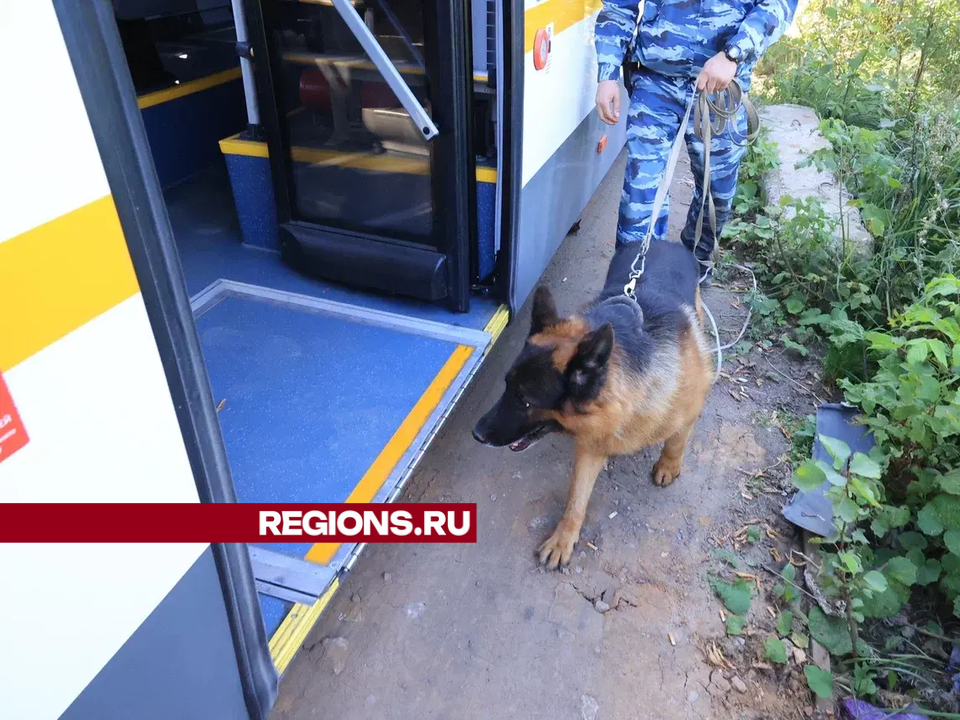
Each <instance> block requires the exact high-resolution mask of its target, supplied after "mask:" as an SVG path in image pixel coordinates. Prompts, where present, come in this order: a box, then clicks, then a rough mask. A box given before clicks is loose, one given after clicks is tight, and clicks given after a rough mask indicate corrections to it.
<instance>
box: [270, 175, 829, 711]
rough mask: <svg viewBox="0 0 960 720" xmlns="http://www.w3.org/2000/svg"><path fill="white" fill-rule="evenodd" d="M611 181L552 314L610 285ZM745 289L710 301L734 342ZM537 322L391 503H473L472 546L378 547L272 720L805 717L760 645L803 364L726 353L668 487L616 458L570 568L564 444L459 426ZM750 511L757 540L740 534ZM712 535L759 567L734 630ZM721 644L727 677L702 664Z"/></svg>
mask: <svg viewBox="0 0 960 720" xmlns="http://www.w3.org/2000/svg"><path fill="white" fill-rule="evenodd" d="M622 173H623V158H621V160H620V162H618V163H617V164H615V165H614V167H613V169H612V170H611V172H610V174H609V175H608V177H607V178H606V179H605V180H604V182H603V184H602V185H601V187H600V189H599V190H598V192H597V194H596V196H595V197H594V199H593V200H592V201H591V203H590V205H589V206H588V207H587V208H586V210H585V211H584V213H583V216H582V223H581V228H580V231H579V233H578V234H577V235H571V236H570V237H568V238H567V239H566V241H565V242H564V244H563V246H562V247H561V249H560V251H559V252H558V253H557V256H556V258H555V259H554V261H553V263H552V264H551V266H550V267H549V269H548V270H547V273H546V275H545V278H544V281H545V282H546V283H547V284H549V286H550V287H551V289H552V290H553V291H554V296H555V297H556V299H557V303H558V305H559V307H560V310H561V312H564V311H566V312H570V311H573V310H574V309H575V308H576V307H577V306H578V305H579V304H581V303H582V302H584V301H586V300H587V299H589V297H590V296H591V294H592V293H594V292H595V291H596V290H598V289H599V287H600V285H601V282H602V279H603V277H604V274H605V272H606V267H607V262H608V260H609V258H610V257H611V255H612V253H613V241H614V230H615V227H616V218H617V205H618V201H619V197H620V189H619V188H620V182H621V178H622ZM691 185H692V182H691V180H690V177H689V170H688V168H687V167H686V166H682V167H681V168H680V171H679V173H678V178H677V180H676V182H675V186H674V188H673V192H672V198H671V200H672V211H671V232H670V235H671V237H678V236H679V228H680V225H681V223H682V221H683V217H684V215H685V212H686V209H687V205H688V203H689V197H690V189H691ZM741 285H743V283H741ZM741 289H742V288H741ZM742 296H743V293H742V292H733V291H731V290H730V289H729V288H714V289H711V290H709V291H708V292H707V293H706V294H705V301H706V302H707V304H708V305H709V307H710V308H711V309H712V310H713V312H714V314H715V316H716V317H717V321H718V323H719V325H720V327H721V335H722V336H723V337H724V339H725V340H726V339H732V338H733V337H735V336H736V334H737V332H738V330H739V327H740V324H741V323H742V320H743V318H744V316H745V306H744V305H743V304H742ZM528 313H529V308H525V312H524V313H523V314H522V315H521V317H520V318H519V320H518V321H516V322H514V323H513V324H512V325H511V326H510V327H509V328H508V329H507V330H506V332H505V333H504V336H503V337H502V338H501V339H500V341H499V343H498V344H497V346H496V347H495V349H494V350H493V351H492V355H491V357H490V358H489V359H488V362H487V363H486V365H485V366H484V368H483V369H482V370H481V373H480V375H479V376H478V378H477V379H476V380H475V382H474V383H473V385H472V387H471V388H470V389H469V390H468V391H467V393H466V394H465V396H464V397H463V399H462V401H461V402H460V405H459V406H458V408H457V409H456V410H455V412H454V413H453V415H452V417H451V418H450V419H449V421H448V422H447V424H446V426H445V427H444V429H443V431H442V433H441V434H440V435H439V436H438V438H437V439H436V441H435V442H434V445H433V447H432V448H431V450H430V452H428V453H427V455H426V457H425V458H424V459H423V461H422V463H421V465H420V468H419V469H418V471H417V472H416V474H415V476H414V477H413V478H412V480H411V482H410V483H409V486H408V489H407V491H406V494H405V497H404V498H403V499H404V500H406V501H412V502H421V501H422V502H437V501H451V502H476V503H477V505H478V512H477V514H478V525H479V539H478V542H477V544H476V545H422V546H416V545H393V546H391V545H379V546H378V545H373V546H370V547H368V548H367V549H366V551H365V553H364V555H363V556H362V557H361V558H360V559H359V560H358V562H357V563H356V565H355V567H354V569H353V571H352V572H351V573H350V575H349V576H348V577H347V578H346V580H345V582H344V584H343V585H342V587H341V589H340V591H339V592H338V593H337V595H336V596H335V597H334V599H333V600H332V602H331V604H330V606H329V607H328V609H327V610H326V612H325V613H324V616H323V617H322V618H321V620H320V621H319V622H318V624H317V626H316V627H315V628H314V630H313V632H312V634H311V635H310V637H309V638H308V639H307V641H306V642H305V644H304V648H303V650H302V651H301V652H300V653H299V655H298V656H297V658H296V659H295V660H294V662H293V664H292V665H291V667H290V668H289V670H288V671H287V673H286V675H285V676H284V678H283V680H282V683H281V688H280V698H279V700H278V702H277V705H276V709H275V711H274V714H273V717H274V718H275V719H276V720H307V719H308V718H332V717H354V718H391V719H392V718H396V719H402V720H407V719H412V718H418V719H420V718H422V719H428V718H437V719H440V718H451V719H452V718H456V719H458V720H471V719H473V718H477V719H479V718H498V719H499V718H524V719H529V720H540V719H543V720H565V719H566V718H571V719H572V720H580V719H582V720H633V719H637V720H639V719H640V718H659V719H664V720H673V719H679V718H718V719H719V718H771V719H773V718H800V717H807V716H808V714H809V713H810V712H811V699H810V695H809V692H808V691H807V690H806V686H805V684H804V683H803V677H802V673H800V671H799V668H798V667H797V666H796V664H795V663H793V662H790V663H788V664H787V665H786V666H785V667H780V668H778V669H776V670H775V669H773V668H771V667H770V665H769V664H768V663H766V662H765V661H764V658H763V643H764V640H765V639H766V638H767V637H769V636H770V634H771V632H772V628H773V625H774V620H773V616H772V614H771V611H772V607H771V606H770V601H769V596H768V595H767V593H768V591H769V590H770V589H771V588H772V587H773V585H774V582H775V581H776V579H777V578H776V577H774V576H773V575H772V574H771V573H769V572H768V571H766V570H765V569H764V568H765V567H766V568H772V569H776V568H777V567H781V566H782V562H780V563H778V562H776V560H777V558H783V557H786V556H787V554H788V553H789V550H790V548H791V547H796V546H797V542H798V539H797V536H796V534H795V532H794V530H793V529H792V527H791V526H789V525H788V524H787V523H786V522H785V521H783V520H782V519H781V517H780V512H779V511H780V508H781V506H782V504H783V503H784V502H785V500H786V498H787V487H788V485H789V471H788V467H787V466H788V462H786V459H785V458H787V456H788V455H789V451H790V443H789V441H788V436H789V435H790V433H791V429H790V419H791V418H794V417H797V416H802V415H805V414H808V413H811V412H813V409H814V407H815V401H814V398H813V392H815V390H810V389H809V387H811V386H813V387H816V377H815V376H814V375H813V365H807V364H804V363H801V362H798V361H796V360H794V359H791V358H789V357H787V356H784V355H782V353H781V351H770V352H760V351H759V350H754V351H752V352H751V353H749V354H748V355H738V356H734V357H731V356H729V355H728V356H727V357H726V358H725V363H724V372H725V377H723V378H721V380H719V381H718V383H717V385H716V386H715V387H714V389H713V392H712V394H711V397H710V399H709V401H708V404H707V407H706V410H705V411H704V414H703V416H702V418H701V420H700V422H699V424H698V426H697V429H696V432H695V434H694V436H693V438H692V440H691V444H690V446H689V448H688V453H687V457H686V460H685V463H684V471H683V474H682V475H681V476H680V478H679V480H677V481H676V482H675V483H673V484H672V485H670V486H669V487H667V488H665V489H661V488H658V487H656V486H654V485H653V484H652V482H651V481H650V478H649V475H650V470H651V468H652V466H653V463H654V461H655V460H656V458H657V456H658V452H659V450H658V449H657V448H652V449H648V450H647V451H645V452H642V453H640V454H639V455H637V456H634V457H621V458H617V459H614V460H612V461H611V462H610V464H609V467H608V469H607V470H606V471H604V472H602V473H601V475H600V479H599V481H598V482H597V486H596V490H595V492H594V495H593V497H592V499H591V501H590V507H589V511H588V515H587V519H586V522H585V524H584V528H583V533H582V537H581V541H580V544H579V545H578V548H577V551H578V552H577V555H576V556H575V559H574V561H573V562H572V563H571V566H570V568H569V570H568V571H567V572H566V573H555V572H544V571H542V570H540V569H539V568H538V567H537V564H536V559H535V557H534V550H535V549H536V548H537V547H538V545H539V544H540V543H541V542H542V541H543V540H544V539H545V538H546V537H547V536H548V535H549V533H550V532H551V530H552V528H553V524H554V523H555V522H556V521H557V520H558V518H559V516H560V513H561V510H562V506H563V502H564V498H565V493H566V487H567V478H568V475H569V473H570V470H571V461H572V445H571V442H570V440H569V439H567V438H564V437H562V436H559V435H551V436H548V437H547V438H546V439H544V440H543V441H541V442H540V443H539V444H537V445H536V446H534V447H532V448H531V449H529V450H528V451H526V452H523V453H511V452H509V451H508V450H506V449H502V450H497V449H493V448H489V447H484V446H481V445H479V444H478V443H477V442H475V441H474V440H473V438H472V437H471V435H470V430H471V428H472V426H473V424H474V423H475V422H476V420H477V418H478V417H479V415H480V414H481V413H482V412H483V411H485V410H486V409H487V408H488V407H489V405H490V404H491V403H492V402H493V401H494V400H495V398H496V397H497V395H498V394H499V392H500V391H501V388H502V378H503V375H504V373H505V371H506V369H507V367H508V366H509V364H510V363H511V362H512V360H513V359H514V357H515V356H516V353H517V352H518V350H519V348H520V347H521V346H522V344H523V341H524V338H525V334H526V331H527V328H528ZM761 473H762V474H761ZM754 521H758V522H754ZM751 522H752V523H753V524H752V526H754V527H756V528H758V529H762V533H761V539H760V541H759V542H756V543H755V544H753V545H751V544H749V543H747V542H742V543H738V538H739V539H740V540H742V538H743V532H742V530H743V528H744V527H746V526H747V525H748V524H750V523H751ZM738 530H739V531H741V532H740V535H739V536H736V537H733V536H734V535H736V533H737V531H738ZM719 543H722V544H723V546H724V548H726V549H729V550H731V551H734V552H736V553H738V555H740V556H742V557H744V558H746V560H747V566H750V565H751V564H752V567H750V568H749V574H753V575H756V576H757V577H758V578H759V585H760V589H761V594H760V595H759V596H758V597H757V598H755V599H754V601H753V603H752V606H751V610H750V615H749V619H748V624H747V628H746V630H745V632H744V635H743V636H741V637H740V638H727V637H725V634H724V625H723V622H722V621H721V610H720V608H721V604H720V603H719V601H718V600H717V598H716V597H715V596H714V594H713V591H712V590H711V589H710V586H709V585H708V577H709V576H710V575H715V574H718V573H725V574H726V576H727V577H732V576H731V575H730V573H731V570H730V568H728V567H727V568H726V569H724V568H725V567H726V566H725V564H724V563H723V562H722V561H721V560H720V559H718V557H717V556H716V550H717V547H718V544H719ZM761 566H763V567H761ZM751 582H753V581H751ZM607 608H609V609H607ZM768 608H769V609H768ZM713 646H715V649H716V650H719V652H720V653H722V654H723V656H724V657H725V658H726V659H727V660H728V664H727V665H726V666H725V669H718V668H716V667H714V666H712V665H711V664H710V663H709V662H708V661H707V656H708V654H709V653H710V651H711V648H712V647H713ZM714 658H716V654H715V655H714Z"/></svg>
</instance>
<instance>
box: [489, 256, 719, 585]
mask: <svg viewBox="0 0 960 720" xmlns="http://www.w3.org/2000/svg"><path fill="white" fill-rule="evenodd" d="M637 249H638V248H637V246H636V245H629V244H627V245H623V246H621V247H620V248H618V249H617V251H616V253H615V254H614V256H613V260H612V261H611V263H610V268H609V270H608V271H607V279H606V282H605V283H604V288H603V291H602V292H601V293H600V296H599V297H598V298H596V299H595V300H594V301H593V302H592V303H590V304H589V305H587V306H586V307H585V308H584V309H583V310H582V311H581V312H579V313H577V314H576V315H573V316H572V317H567V318H562V317H560V315H559V314H558V313H557V308H556V305H555V304H554V301H553V298H552V296H551V295H550V291H549V290H548V289H547V288H546V287H540V288H538V289H537V291H536V293H535V295H534V298H533V315H532V322H531V326H530V335H529V337H528V338H527V341H526V344H525V345H524V348H523V350H522V352H521V353H520V356H519V357H518V358H517V360H516V361H515V362H514V364H513V366H512V367H511V368H510V371H509V372H508V373H507V376H506V390H505V391H504V393H503V395H502V396H501V398H500V399H499V400H498V401H497V404H496V405H494V406H493V407H492V408H491V409H490V411H489V412H487V413H486V414H485V415H484V416H483V417H482V418H481V419H480V421H479V422H478V423H477V426H476V427H475V428H474V430H473V436H474V438H476V439H477V440H478V441H479V442H481V443H484V444H486V445H492V446H495V447H503V446H504V445H509V446H510V449H511V450H513V451H515V452H519V451H521V450H525V449H526V448H528V447H530V445H532V444H533V443H534V442H535V441H537V440H539V439H540V438H542V437H543V436H544V435H546V434H548V433H550V432H556V431H559V432H566V433H568V434H570V435H573V437H574V440H575V446H576V451H575V457H574V461H573V477H572V478H571V480H570V488H569V491H568V494H567V504H566V507H565V508H564V511H563V516H562V517H561V519H560V522H559V523H558V524H557V527H556V529H555V530H554V531H553V534H552V535H551V536H550V537H549V538H548V539H547V540H546V542H544V543H543V544H542V545H541V546H540V548H539V555H540V562H541V563H542V564H544V565H546V566H547V567H548V568H551V569H554V568H557V567H558V566H559V565H566V564H567V563H568V562H569V561H570V557H571V555H572V554H573V547H574V545H575V544H576V542H577V541H578V540H579V539H580V528H581V526H582V524H583V519H584V515H585V513H586V509H587V502H588V501H589V499H590V494H591V492H592V491H593V485H594V483H595V482H596V479H597V475H598V474H599V473H600V470H601V469H603V467H604V465H605V464H606V461H607V458H608V457H609V456H610V455H625V454H630V453H635V452H637V451H639V450H640V449H642V448H644V447H648V446H650V445H653V444H655V443H658V442H661V441H662V442H664V445H663V451H662V452H661V453H660V459H659V460H657V462H656V464H655V465H654V466H653V482H654V483H655V484H657V485H659V486H661V487H665V486H667V485H669V484H670V483H672V482H673V481H674V480H676V478H677V477H678V476H679V475H680V466H681V464H682V462H683V453H684V448H685V446H686V444H687V439H688V438H689V437H690V434H691V432H692V431H693V427H694V425H695V424H696V422H697V418H698V417H699V416H700V412H701V410H702V409H703V405H704V403H705V401H706V398H707V395H708V394H709V392H710V388H711V386H712V385H713V381H714V361H713V358H712V355H711V352H710V347H709V345H708V342H707V339H706V336H705V334H704V331H703V308H702V306H701V304H700V288H699V285H698V280H699V276H698V269H699V268H698V265H697V261H696V260H695V259H694V257H693V254H692V253H691V252H690V251H689V250H687V249H686V248H684V247H683V246H682V245H680V244H679V243H668V242H654V243H652V244H651V245H650V249H649V251H648V252H647V256H646V265H645V270H644V273H643V275H642V276H641V278H640V281H639V283H638V285H637V288H636V293H635V295H636V301H634V300H631V299H630V298H628V297H626V296H625V295H624V293H623V286H624V284H625V283H626V282H627V280H628V276H629V273H630V265H631V263H633V260H634V258H635V257H636V254H637Z"/></svg>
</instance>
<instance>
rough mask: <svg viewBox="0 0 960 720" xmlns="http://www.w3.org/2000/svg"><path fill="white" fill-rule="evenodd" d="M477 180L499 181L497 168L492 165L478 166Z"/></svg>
mask: <svg viewBox="0 0 960 720" xmlns="http://www.w3.org/2000/svg"><path fill="white" fill-rule="evenodd" d="M477 182H482V183H496V182H497V169H496V168H492V167H478V168H477Z"/></svg>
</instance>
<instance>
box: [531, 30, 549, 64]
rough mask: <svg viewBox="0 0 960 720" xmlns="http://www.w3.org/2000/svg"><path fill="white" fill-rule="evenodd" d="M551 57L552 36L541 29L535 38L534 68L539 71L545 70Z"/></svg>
mask: <svg viewBox="0 0 960 720" xmlns="http://www.w3.org/2000/svg"><path fill="white" fill-rule="evenodd" d="M549 57H550V35H549V34H548V33H547V31H546V30H544V29H543V28H541V29H540V30H537V34H536V35H534V36H533V67H535V68H536V69H537V70H543V69H544V68H545V67H546V66H547V58H549Z"/></svg>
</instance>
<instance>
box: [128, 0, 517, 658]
mask: <svg viewBox="0 0 960 720" xmlns="http://www.w3.org/2000/svg"><path fill="white" fill-rule="evenodd" d="M122 5H123V7H121V3H118V4H117V5H115V10H116V12H117V19H118V26H119V28H120V31H121V37H122V38H123V40H124V51H125V55H126V59H127V64H128V66H129V72H130V75H131V76H132V78H133V85H134V86H135V87H136V89H137V94H138V105H139V108H140V112H141V116H142V119H143V125H144V128H145V131H146V136H147V140H148V142H149V146H150V150H151V155H152V159H153V163H154V166H155V168H156V174H157V177H158V180H159V185H160V186H162V188H163V199H164V204H165V206H166V212H167V216H168V218H169V223H170V227H171V229H172V237H173V239H174V244H175V250H176V254H177V256H178V258H179V261H180V265H181V269H182V274H183V281H184V283H185V285H186V289H187V293H188V295H189V297H190V301H191V307H192V310H193V315H194V322H195V325H196V331H197V334H198V337H199V340H200V345H201V349H202V352H203V360H204V364H205V366H206V371H207V375H208V378H209V384H210V393H211V396H212V400H213V403H214V406H215V407H216V408H217V420H218V424H219V429H220V432H221V433H222V436H223V440H224V444H225V448H226V454H227V459H228V461H229V465H230V470H231V474H232V477H233V482H234V485H235V488H236V494H237V498H238V500H239V501H240V502H267V501H283V502H344V501H354V502H370V501H388V500H391V499H392V498H393V497H395V496H396V495H397V494H398V493H399V492H400V490H401V488H402V486H403V483H404V481H405V480H406V478H407V477H408V476H409V474H410V473H411V472H412V469H413V467H414V465H415V463H416V462H417V461H418V460H419V458H420V457H421V455H422V453H423V452H424V450H425V448H426V446H427V445H428V444H429V442H430V441H431V439H432V438H433V436H434V435H435V433H436V431H437V430H438V428H439V426H440V424H441V423H442V421H443V420H444V419H445V417H446V416H447V414H448V413H449V411H450V409H451V407H452V405H453V404H454V402H455V401H456V399H457V398H458V397H459V395H460V394H461V392H462V391H463V389H464V388H465V386H466V384H467V383H468V382H469V380H470V378H471V377H472V376H473V374H474V373H475V371H476V370H477V368H478V367H479V365H480V362H481V360H482V358H483V356H484V354H485V352H486V351H487V350H488V349H489V347H490V345H491V344H492V342H493V340H494V339H495V337H496V336H497V334H498V333H499V331H500V330H501V329H502V328H503V326H504V325H505V323H506V321H507V317H508V313H507V310H506V308H505V307H503V306H501V304H500V302H498V301H497V300H496V299H495V298H494V295H495V293H494V292H493V291H492V289H493V279H494V278H495V262H496V261H495V252H496V251H495V249H494V247H493V245H494V243H493V238H494V224H495V223H494V218H493V215H494V208H495V201H494V199H493V195H494V190H495V187H496V184H495V183H496V175H497V172H496V164H495V142H494V141H493V139H492V137H493V123H492V103H491V98H492V92H491V90H490V88H489V87H488V85H487V82H486V79H485V77H484V78H478V79H476V80H474V79H473V78H471V74H470V69H471V67H472V63H473V55H469V56H468V54H467V52H466V50H467V47H468V46H469V42H467V41H466V40H465V33H466V32H468V29H469V24H468V19H467V18H465V17H463V16H462V15H459V14H457V13H455V12H454V10H452V9H451V8H448V7H445V4H444V3H442V2H439V0H437V1H434V0H393V1H392V2H390V1H389V0H377V1H376V2H371V3H366V4H364V3H360V2H356V3H353V4H350V5H348V6H347V7H346V8H344V7H340V8H339V9H338V7H336V6H335V5H334V3H332V2H320V3H298V2H286V1H281V2H278V1H275V0H270V1H267V0H264V2H250V3H245V4H244V5H243V7H239V6H238V4H236V3H234V4H233V5H232V6H231V5H226V4H224V3H222V2H221V3H219V5H218V6H217V7H215V8H214V7H202V8H200V7H198V5H200V3H198V2H196V0H194V1H193V2H188V3H186V5H190V6H192V8H193V9H192V10H191V8H188V7H185V6H184V5H185V4H184V3H183V2H165V1H164V2H160V0H157V2H152V3H151V4H150V5H151V6H150V7H149V8H147V7H146V6H145V5H144V3H142V2H141V3H134V4H132V5H131V4H128V3H123V4H122ZM238 7H239V9H240V11H241V12H243V11H244V10H245V11H246V12H245V14H246V18H247V25H248V28H247V29H248V31H249V36H248V37H249V42H248V43H237V42H236V38H237V37H238V33H237V32H236V24H237V20H236V18H237V17H238V12H237V10H238ZM121 10H122V11H123V12H122V13H121ZM188 11H189V12H188ZM151 13H152V14H151ZM351 17H352V18H354V20H355V19H356V18H360V21H361V22H360V26H359V27H356V26H355V25H356V24H355V22H354V23H353V24H351V23H352V22H353V21H351V20H350V18H351ZM454 29H455V30H456V31H454ZM478 29H479V31H481V32H482V33H486V32H487V30H488V28H487V27H486V26H483V27H480V28H478ZM357 33H359V35H360V37H358V36H357ZM239 36H240V37H244V33H243V32H242V30H241V32H240V33H239ZM370 38H372V39H373V41H374V42H375V44H376V46H375V47H373V46H371V45H370ZM451 38H455V41H454V39H451ZM371 48H372V49H371ZM377 48H379V51H378V50H377ZM227 50H229V52H227ZM238 52H239V54H240V57H238ZM231 53H232V55H231ZM182 56H186V57H182ZM204 57H206V58H207V60H206V61H204V62H201V59H202V58H204ZM243 57H245V58H246V59H248V60H249V59H250V58H251V57H252V58H255V62H253V63H251V66H255V73H254V76H255V81H256V84H255V88H256V92H255V96H254V97H253V98H252V99H253V100H254V101H255V107H256V110H257V119H259V120H260V122H259V123H256V122H251V117H250V115H249V111H250V109H249V101H250V100H251V98H250V97H246V98H245V97H244V93H243V89H244V80H245V78H244V77H242V73H241V72H240V67H239V66H238V64H239V62H240V60H241V58H243ZM484 57H485V56H484ZM385 63H388V64H385ZM188 65H190V66H191V68H192V70H188V68H187V66H188ZM391 68H392V70H391ZM126 71H127V68H118V72H121V74H122V73H125V72H126ZM391 73H395V75H396V77H399V78H400V80H401V84H398V83H397V82H396V77H393V76H392V75H391ZM387 75H391V77H390V78H389V79H388V78H387V77H386V76H387ZM250 86H253V85H252V84H251V85H250ZM478 88H479V89H478ZM474 96H476V101H474ZM245 100H246V104H245ZM408 106H409V108H408ZM475 116H476V117H477V118H479V121H477V122H475V121H474V120H475ZM415 117H416V118H417V121H416V122H414V118H415ZM423 127H426V128H427V129H428V131H427V132H426V133H424V132H423V131H422V128H423ZM478 128H480V129H478ZM434 129H435V130H436V134H435V135H434V134H433V131H434ZM428 136H429V137H428ZM211 150H213V152H212V153H211ZM174 160H176V162H173V161H174ZM174 165H175V166H176V167H173V168H172V169H170V166H174ZM478 208H479V212H478ZM361 549H362V548H361V547H359V546H358V545H356V544H347V545H342V546H340V545H323V544H317V545H311V544H309V543H306V544H303V543H301V544H295V543H287V544H283V543H276V544H269V545H263V546H259V547H250V548H249V554H250V559H251V561H252V566H253V570H254V574H255V576H256V585H257V589H258V591H259V593H260V604H261V610H262V614H263V620H264V626H265V629H266V632H267V636H268V637H270V638H271V651H272V654H273V657H274V661H275V663H276V664H277V666H278V668H280V669H281V670H282V668H283V667H284V666H285V663H286V662H288V661H289V659H290V657H292V653H293V651H294V650H295V649H296V648H297V647H298V646H299V638H301V637H302V633H303V632H305V628H308V627H309V623H310V622H311V621H312V620H314V619H315V618H316V616H317V614H318V613H319V612H320V609H322V606H323V603H324V602H325V599H326V598H328V597H329V596H330V594H331V593H332V592H333V591H334V590H335V588H336V587H337V583H338V580H337V578H338V577H339V575H340V574H341V573H342V572H344V571H345V570H346V569H348V568H349V566H350V564H351V563H352V562H353V560H354V559H355V557H356V556H357V554H358V553H359V551H360V550H361Z"/></svg>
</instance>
